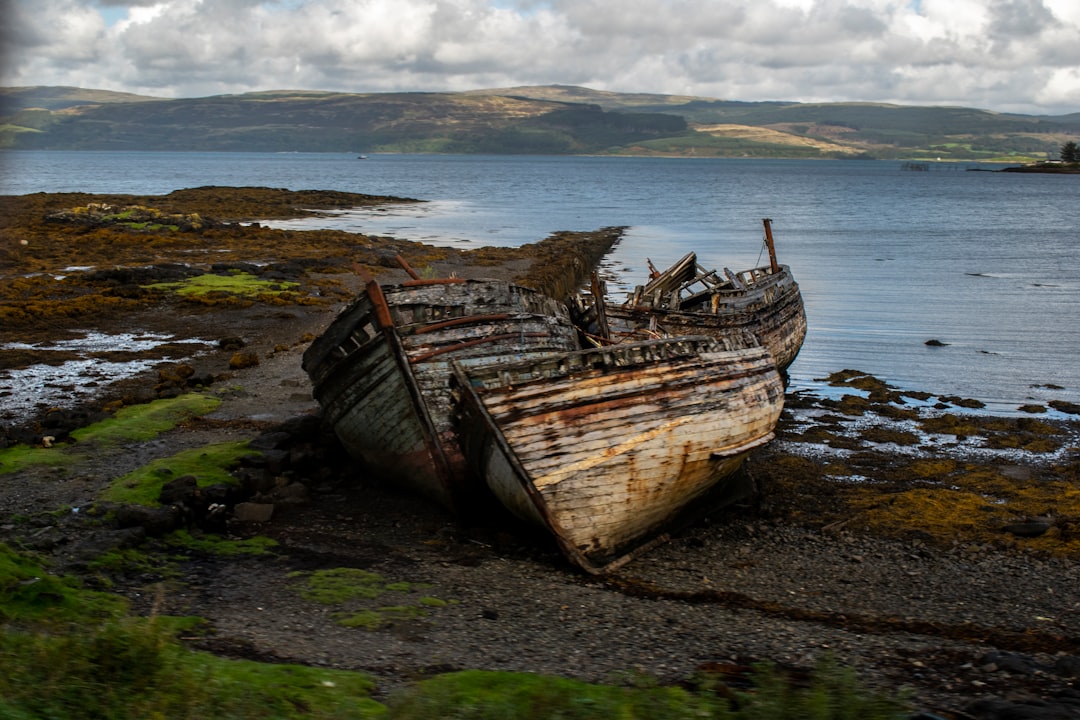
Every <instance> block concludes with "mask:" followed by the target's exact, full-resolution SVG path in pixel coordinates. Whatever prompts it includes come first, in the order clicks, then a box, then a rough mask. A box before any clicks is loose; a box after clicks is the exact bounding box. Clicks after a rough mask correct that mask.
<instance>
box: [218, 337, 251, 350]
mask: <svg viewBox="0 0 1080 720" xmlns="http://www.w3.org/2000/svg"><path fill="white" fill-rule="evenodd" d="M246 345H247V343H246V342H244V339H243V338H239V337H224V338H221V339H220V340H218V347H219V348H221V349H222V350H225V351H227V352H236V351H237V350H242V349H243V348H244V346H246Z"/></svg>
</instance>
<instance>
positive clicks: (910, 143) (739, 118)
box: [0, 85, 1080, 162]
mask: <svg viewBox="0 0 1080 720" xmlns="http://www.w3.org/2000/svg"><path fill="white" fill-rule="evenodd" d="M1078 137H1080V114H1073V115H1066V116H1060V117H1048V116H1028V115H1008V114H1000V113H992V112H987V111H984V110H977V109H972V108H958V107H912V106H899V105H885V104H875V103H792V102H737V101H727V100H716V99H710V98H699V97H686V96H675V95H658V94H648V93H617V92H608V91H599V90H591V89H589V88H580V87H574V86H565V85H550V86H539V87H514V88H501V89H497V90H474V91H469V92H461V93H368V94H356V93H337V92H321V91H290V90H275V91H266V92H254V93H245V94H241V95H218V96H212V97H204V98H180V99H162V98H151V97H146V96H140V95H130V94H126V93H116V92H111V91H105V90H89V89H82V88H69V87H35V88H0V147H6V148H25V149H49V150H112V149H129V150H234V151H263V152H267V151H271V152H280V151H308V152H323V151H325V152H330V151H334V152H362V153H375V152H435V153H495V154H539V153H542V154H639V155H685V156H721V157H865V158H905V159H926V158H938V157H940V158H942V159H950V160H1001V161H1008V162H1022V161H1027V160H1036V159H1044V158H1056V157H1057V153H1058V149H1059V148H1060V147H1061V145H1062V144H1063V143H1064V142H1066V141H1068V140H1075V139H1076V138H1078Z"/></svg>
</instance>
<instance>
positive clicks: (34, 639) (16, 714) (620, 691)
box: [0, 545, 910, 720]
mask: <svg viewBox="0 0 1080 720" xmlns="http://www.w3.org/2000/svg"><path fill="white" fill-rule="evenodd" d="M377 577H378V576H375V575H374V574H373V573H364V572H363V571H360V572H359V573H356V572H330V573H329V574H328V575H326V576H325V577H324V578H323V579H325V580H326V582H322V581H320V583H316V587H317V588H320V590H321V591H320V592H319V593H317V597H321V598H326V599H338V598H341V597H346V596H348V595H349V594H350V592H349V591H348V588H355V587H357V586H359V587H369V586H375V585H378V584H379V582H378V581H377V580H376V579H375V578H377ZM328 578H339V580H340V581H338V580H329V579H328ZM350 579H351V582H349V580H350ZM383 585H384V586H385V583H383ZM410 587H414V586H412V585H411V584H410ZM385 610H392V611H394V612H400V613H404V614H406V615H410V616H411V615H412V613H414V612H416V611H418V610H420V608H418V607H413V606H391V607H388V608H385ZM374 615H379V613H378V612H376V613H374ZM374 619H378V618H374ZM201 623H202V621H200V620H199V619H198V618H178V617H168V616H151V617H149V618H141V617H131V616H129V615H127V603H126V602H125V601H124V600H123V599H122V598H119V597H116V596H112V595H109V594H107V593H102V592H97V591H88V590H85V589H83V588H81V587H80V585H79V583H78V581H77V580H75V579H72V578H60V577H57V576H54V575H51V574H50V573H49V572H48V571H47V569H46V568H45V567H44V566H43V565H42V564H41V563H39V562H36V561H34V560H33V559H32V558H30V557H29V556H26V555H24V554H19V553H16V552H15V551H13V550H12V549H10V548H8V547H7V546H4V545H0V718H4V719H5V720H30V719H31V718H33V719H34V720H37V719H38V718H65V719H70V720H91V719H94V720H98V719H100V718H110V720H129V719H130V720H135V719H137V718H138V719H140V720H141V719H142V718H162V719H168V720H188V719H190V720H194V719H196V718H215V720H248V719H249V718H250V719H251V720H255V719H256V718H258V719H259V720H275V719H281V720H294V719H295V720H331V719H334V720H337V719H338V718H341V719H343V720H351V719H358V720H366V719H368V718H386V719H387V720H412V719H414V718H415V719H421V718H422V719H423V720H428V719H429V718H463V719H471V720H487V719H490V720H556V719H558V720H608V719H609V718H618V719H620V720H638V719H641V720H645V719H649V720H652V719H653V718H657V719H662V720H680V719H682V718H687V719H689V718H698V719H708V718H712V719H717V720H719V719H727V720H788V719H789V718H799V719H805V720H848V719H851V720H854V719H856V718H858V719H859V720H900V719H901V718H904V717H907V716H908V715H909V714H910V708H908V707H907V706H906V703H905V702H904V701H903V698H894V697H885V696H881V695H875V694H871V693H867V692H865V691H864V690H862V689H861V688H860V687H859V685H858V683H857V682H856V678H855V674H854V673H853V672H852V671H851V670H849V669H846V668H841V667H839V666H838V665H836V664H835V663H834V662H832V661H831V659H828V658H826V659H825V660H824V661H823V662H822V663H821V664H820V665H819V666H818V668H817V669H816V671H815V672H814V673H813V676H812V678H811V681H810V682H809V684H795V683H793V682H791V681H789V680H788V679H787V678H786V677H785V676H784V675H783V674H781V673H779V672H778V671H776V670H774V669H772V668H770V667H766V666H763V667H761V668H759V669H758V670H757V671H756V672H755V674H754V675H753V677H752V678H751V681H752V682H751V684H750V689H749V690H734V689H732V688H729V687H726V686H724V685H722V684H720V683H718V682H714V683H712V684H710V683H708V682H705V681H703V680H699V681H698V682H697V683H696V687H695V688H694V689H693V690H688V689H684V688H679V687H662V686H659V685H658V684H657V683H656V682H655V680H653V679H652V678H650V677H648V676H641V675H635V676H632V677H631V680H633V682H625V683H622V684H618V685H617V684H606V685H596V684H589V683H584V682H580V681H576V680H570V679H567V678H560V677H553V676H545V675H535V674H531V673H508V672H488V671H479V670H468V671H464V672H456V673H449V674H445V675H439V676H437V677H434V678H431V679H429V680H424V681H422V682H419V683H417V684H415V685H411V686H409V687H407V688H405V689H404V690H402V691H400V692H398V693H397V694H395V695H394V696H393V697H392V698H391V699H390V701H389V703H388V704H387V705H383V704H381V703H379V702H377V701H375V700H373V699H372V698H371V694H372V692H373V691H374V689H375V685H374V683H373V681H372V680H371V678H370V677H368V676H366V675H364V674H363V673H357V672H349V671H342V670H329V669H323V668H315V667H308V666H302V665H293V664H265V663H259V662H253V661H246V660H229V659H225V658H221V657H218V656H215V655H212V654H209V653H205V652H197V651H193V650H191V649H189V648H188V647H186V646H185V645H184V644H183V643H182V642H180V640H179V639H178V634H179V633H181V632H182V633H184V634H190V633H192V632H193V631H194V629H195V626H196V625H199V624H201Z"/></svg>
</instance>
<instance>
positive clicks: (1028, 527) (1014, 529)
mask: <svg viewBox="0 0 1080 720" xmlns="http://www.w3.org/2000/svg"><path fill="white" fill-rule="evenodd" d="M1050 526H1051V523H1050V521H1048V520H1041V519H1030V520H1024V521H1021V522H1015V523H1010V524H1008V525H1006V526H1005V527H1003V528H1002V530H1004V531H1005V532H1007V533H1009V534H1010V535H1015V536H1016V537H1024V538H1033V537H1039V536H1040V535H1044V534H1046V531H1047V530H1049V529H1050Z"/></svg>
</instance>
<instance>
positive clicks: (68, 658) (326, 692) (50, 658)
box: [0, 618, 386, 720]
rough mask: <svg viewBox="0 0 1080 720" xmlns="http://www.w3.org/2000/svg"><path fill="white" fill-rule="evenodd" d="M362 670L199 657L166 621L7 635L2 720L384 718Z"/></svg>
mask: <svg viewBox="0 0 1080 720" xmlns="http://www.w3.org/2000/svg"><path fill="white" fill-rule="evenodd" d="M373 688H374V684H373V682H372V681H371V679H370V678H368V677H367V676H365V675H363V674H361V673H353V672H346V671H340V670H326V669H321V668H312V667H306V666H301V665H278V664H264V663H258V662H251V661H244V660H228V659H225V658H220V657H217V656H214V655H211V654H209V653H204V652H193V651H190V650H188V649H186V648H185V647H184V646H183V645H181V644H180V643H179V642H178V641H177V640H176V639H175V635H174V633H173V630H172V627H171V625H170V623H168V622H163V621H162V620H161V619H157V618H150V619H143V618H125V619H123V620H119V621H112V622H107V623H103V624H101V625H97V626H94V627H92V628H87V629H84V630H82V631H79V632H71V633H68V634H41V633H31V632H22V631H14V630H10V629H8V630H6V631H4V632H3V633H2V634H0V698H3V699H2V700H0V718H12V719H19V720H21V719H22V718H27V719H29V718H70V719H71V720H81V719H83V718H86V719H87V720H89V719H90V718H110V720H128V719H129V718H130V719H131V720H136V719H138V720H142V719H143V718H162V719H165V718H168V719H169V720H174V719H176V720H180V719H188V718H190V719H192V720H194V719H196V718H200V719H201V718H215V719H220V720H231V719H234V718H235V719H247V718H251V719H252V720H254V719H256V718H258V719H259V720H262V719H263V718H266V719H268V720H269V719H273V718H305V719H313V720H323V719H325V720H336V719H337V718H343V719H354V718H355V719H365V718H381V717H385V716H386V708H385V707H384V706H383V705H381V704H380V703H378V702H376V701H374V700H372V699H371V698H370V693H371V691H372V689H373Z"/></svg>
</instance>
